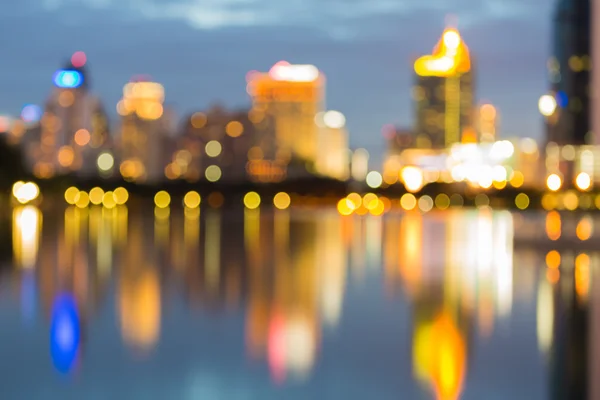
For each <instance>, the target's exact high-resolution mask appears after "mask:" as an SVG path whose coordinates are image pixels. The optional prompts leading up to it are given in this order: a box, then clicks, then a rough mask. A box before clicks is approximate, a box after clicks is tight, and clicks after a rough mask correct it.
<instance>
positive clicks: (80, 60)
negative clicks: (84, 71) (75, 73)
mask: <svg viewBox="0 0 600 400" xmlns="http://www.w3.org/2000/svg"><path fill="white" fill-rule="evenodd" d="M86 62H87V56H86V55H85V53H84V52H83V51H77V52H75V54H73V55H72V56H71V64H73V66H74V67H75V68H81V67H83V66H84V65H85V63H86Z"/></svg>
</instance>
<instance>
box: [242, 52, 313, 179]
mask: <svg viewBox="0 0 600 400" xmlns="http://www.w3.org/2000/svg"><path fill="white" fill-rule="evenodd" d="M247 81H248V94H249V95H250V96H251V97H252V102H253V111H252V112H253V114H254V116H253V117H254V118H256V119H263V118H265V119H266V122H267V124H269V125H271V126H270V127H265V129H266V131H269V132H271V133H272V134H273V135H274V138H272V140H273V142H274V143H275V147H276V149H275V154H273V156H274V159H275V160H280V161H282V162H284V163H288V162H290V161H291V160H292V159H295V160H298V161H300V162H303V163H305V164H306V166H307V167H308V168H309V170H311V169H312V168H314V164H315V162H316V159H317V145H318V136H319V128H318V126H317V124H316V122H315V117H316V115H317V114H318V113H319V112H322V111H323V110H324V100H325V77H324V76H323V74H322V73H321V72H320V71H319V70H318V69H317V68H316V67H315V66H313V65H291V64H289V63H287V62H285V61H281V62H279V63H277V64H275V65H274V66H273V67H272V68H271V70H270V71H269V72H268V73H258V72H251V73H249V74H248V77H247ZM264 150H266V149H263V151H264ZM269 157H270V155H269Z"/></svg>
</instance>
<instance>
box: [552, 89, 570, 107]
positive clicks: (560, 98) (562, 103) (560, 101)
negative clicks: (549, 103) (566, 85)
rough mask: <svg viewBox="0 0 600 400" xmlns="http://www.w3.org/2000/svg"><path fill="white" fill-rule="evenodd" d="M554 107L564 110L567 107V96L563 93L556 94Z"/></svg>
mask: <svg viewBox="0 0 600 400" xmlns="http://www.w3.org/2000/svg"><path fill="white" fill-rule="evenodd" d="M555 97H556V105H557V106H559V107H560V108H566V107H567V106H568V105H569V96H567V94H566V93H565V92H563V91H558V92H556V96H555Z"/></svg>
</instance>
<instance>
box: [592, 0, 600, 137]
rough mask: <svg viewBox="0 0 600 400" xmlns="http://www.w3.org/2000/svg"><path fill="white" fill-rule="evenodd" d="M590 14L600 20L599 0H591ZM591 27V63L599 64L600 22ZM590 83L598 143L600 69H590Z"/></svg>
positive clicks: (599, 132)
mask: <svg viewBox="0 0 600 400" xmlns="http://www.w3.org/2000/svg"><path fill="white" fill-rule="evenodd" d="M590 15H592V18H593V20H594V21H600V0H593V2H592V6H591V13H590ZM591 28H592V32H591V34H592V38H591V43H590V44H591V46H590V47H591V49H592V65H600V24H592V27H591ZM591 83H592V88H591V91H592V92H591V93H590V94H591V96H592V132H594V140H593V144H596V145H600V69H598V68H596V70H595V71H592V76H591Z"/></svg>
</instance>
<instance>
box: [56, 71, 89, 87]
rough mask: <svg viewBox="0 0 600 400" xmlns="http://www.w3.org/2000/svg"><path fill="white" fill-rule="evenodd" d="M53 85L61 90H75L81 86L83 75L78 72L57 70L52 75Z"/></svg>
mask: <svg viewBox="0 0 600 400" xmlns="http://www.w3.org/2000/svg"><path fill="white" fill-rule="evenodd" d="M54 84H55V85H56V86H57V87H59V88H63V89H75V88H78V87H80V86H81V85H82V84H83V75H82V74H81V72H79V71H74V70H59V71H57V72H56V73H55V74H54Z"/></svg>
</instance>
